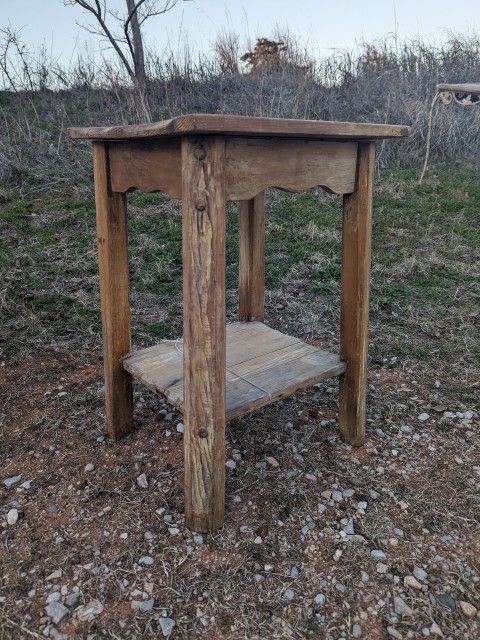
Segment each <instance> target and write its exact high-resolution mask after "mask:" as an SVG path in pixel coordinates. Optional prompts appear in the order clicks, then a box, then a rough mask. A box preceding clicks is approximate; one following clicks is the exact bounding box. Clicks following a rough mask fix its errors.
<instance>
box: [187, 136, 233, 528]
mask: <svg viewBox="0 0 480 640" xmlns="http://www.w3.org/2000/svg"><path fill="white" fill-rule="evenodd" d="M224 167H225V142H224V140H223V139H222V138H214V137H204V138H184V139H183V140H182V194H183V196H182V197H183V341H184V357H183V382H184V391H183V393H184V419H185V435H184V446H185V519H186V524H187V526H189V527H190V528H191V529H193V530H194V531H214V530H215V529H218V528H219V527H221V526H222V524H223V520H224V511H225V385H226V379H225V375H226V373H225V358H226V350H225V200H226V195H225V168H224Z"/></svg>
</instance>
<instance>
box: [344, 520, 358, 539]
mask: <svg viewBox="0 0 480 640" xmlns="http://www.w3.org/2000/svg"><path fill="white" fill-rule="evenodd" d="M343 531H344V532H345V533H346V534H347V536H353V535H354V534H355V531H354V529H353V520H349V522H348V523H347V524H346V525H345V526H344V527H343Z"/></svg>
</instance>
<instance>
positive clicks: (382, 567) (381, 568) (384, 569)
mask: <svg viewBox="0 0 480 640" xmlns="http://www.w3.org/2000/svg"><path fill="white" fill-rule="evenodd" d="M376 569H377V573H387V571H388V566H387V565H386V564H383V562H379V563H378V564H377V566H376Z"/></svg>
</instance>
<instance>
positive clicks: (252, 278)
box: [238, 191, 265, 322]
mask: <svg viewBox="0 0 480 640" xmlns="http://www.w3.org/2000/svg"><path fill="white" fill-rule="evenodd" d="M238 216H239V220H238V227H239V228H238V232H239V235H238V242H239V282H238V316H239V319H240V320H244V321H248V320H259V321H260V322H263V319H264V308H265V198H264V192H263V191H262V192H261V193H259V194H258V195H257V196H255V198H252V199H251V200H242V201H241V202H239V203H238Z"/></svg>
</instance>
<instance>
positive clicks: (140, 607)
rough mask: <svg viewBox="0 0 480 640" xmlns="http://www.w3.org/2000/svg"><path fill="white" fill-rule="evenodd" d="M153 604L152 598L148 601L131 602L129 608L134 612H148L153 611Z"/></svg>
mask: <svg viewBox="0 0 480 640" xmlns="http://www.w3.org/2000/svg"><path fill="white" fill-rule="evenodd" d="M153 603H154V600H153V598H150V599H149V600H132V601H131V602H130V606H131V607H132V609H133V610H134V611H150V609H153Z"/></svg>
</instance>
